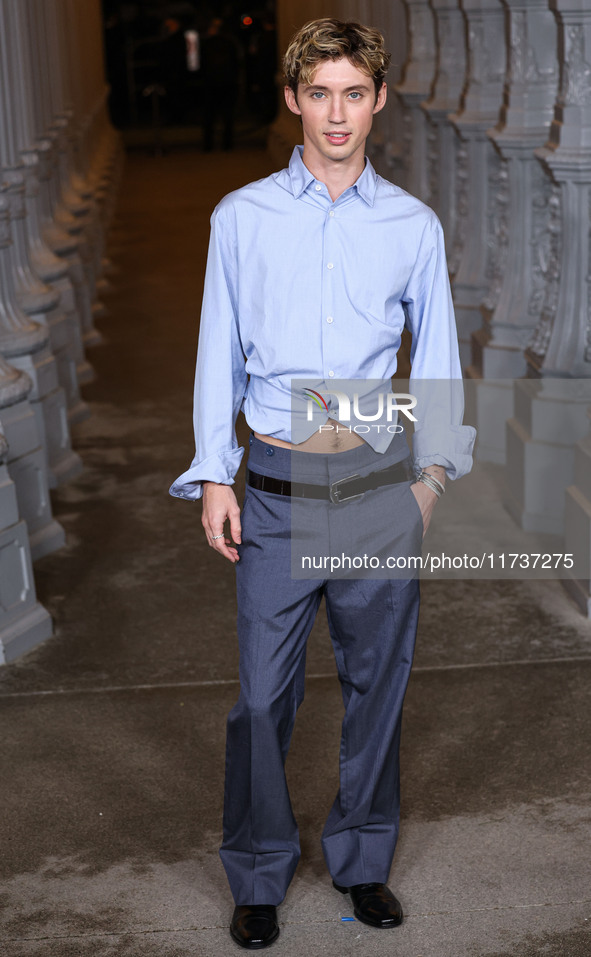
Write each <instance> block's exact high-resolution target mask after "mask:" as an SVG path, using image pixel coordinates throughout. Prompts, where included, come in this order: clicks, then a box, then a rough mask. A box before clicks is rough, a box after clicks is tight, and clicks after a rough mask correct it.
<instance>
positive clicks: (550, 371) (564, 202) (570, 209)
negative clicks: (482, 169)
mask: <svg viewBox="0 0 591 957" xmlns="http://www.w3.org/2000/svg"><path fill="white" fill-rule="evenodd" d="M553 7H554V9H555V10H556V14H557V19H558V24H559V30H560V38H561V43H560V46H561V48H562V50H563V51H564V62H563V64H562V76H561V84H560V92H559V95H558V97H557V100H556V107H555V113H554V121H553V123H552V126H551V131H550V137H549V140H548V142H547V144H546V145H545V146H544V147H542V148H541V149H538V150H536V156H537V157H538V158H539V159H540V160H541V162H542V163H543V165H544V166H545V167H546V169H547V170H548V171H549V173H550V174H551V176H552V178H553V180H554V181H555V182H556V183H557V184H558V186H559V189H560V204H561V222H562V229H561V237H562V241H561V243H560V247H561V248H560V249H559V250H558V249H556V252H557V253H558V254H559V260H558V264H557V268H556V273H557V277H556V278H557V287H556V290H555V294H556V300H555V306H554V304H553V303H551V304H549V305H550V308H549V309H548V310H546V311H545V312H544V314H543V316H542V318H541V321H540V323H539V327H538V329H537V330H536V333H535V335H534V338H533V340H532V342H531V344H530V348H529V350H528V360H529V362H530V366H531V368H532V370H533V371H534V373H537V374H541V375H562V376H581V377H588V376H591V291H590V290H591V285H590V283H589V275H590V245H589V209H590V202H591V199H590V188H591V66H590V63H591V5H590V4H588V3H584V4H583V3H575V2H574V0H554V3H553Z"/></svg>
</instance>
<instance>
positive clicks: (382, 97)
mask: <svg viewBox="0 0 591 957" xmlns="http://www.w3.org/2000/svg"><path fill="white" fill-rule="evenodd" d="M387 97H388V84H387V83H386V81H385V80H384V82H383V83H382V86H381V88H380V92H379V93H378V98H377V100H376V105H375V106H374V108H373V112H374V113H379V112H380V110H382V109H383V108H384V106H385V105H386V99H387Z"/></svg>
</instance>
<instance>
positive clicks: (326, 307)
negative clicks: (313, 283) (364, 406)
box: [322, 209, 335, 379]
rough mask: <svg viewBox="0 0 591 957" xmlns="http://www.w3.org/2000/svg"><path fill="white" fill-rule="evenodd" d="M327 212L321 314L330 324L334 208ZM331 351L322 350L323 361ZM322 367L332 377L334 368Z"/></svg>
mask: <svg viewBox="0 0 591 957" xmlns="http://www.w3.org/2000/svg"><path fill="white" fill-rule="evenodd" d="M327 213H328V215H327V217H326V219H325V232H324V235H325V243H324V253H325V256H326V259H325V263H326V274H325V275H326V279H325V282H324V283H323V301H322V315H323V316H324V320H325V323H326V325H329V326H330V325H332V324H333V323H334V315H333V310H334V293H333V276H334V268H335V263H334V261H333V259H332V258H331V252H332V253H333V254H334V248H333V244H332V237H333V234H334V226H333V225H332V222H331V220H333V219H334V216H335V211H334V209H329V210H327ZM325 323H323V325H325ZM333 336H334V333H332V334H331V340H330V342H331V343H334V339H333ZM332 352H333V349H332V348H331V349H329V350H328V352H327V351H326V350H323V362H326V363H327V364H328V362H330V361H331V359H332V360H333V361H334V355H331V353H332ZM324 369H325V373H324V374H325V375H327V376H328V378H330V379H333V378H334V376H335V371H334V369H327V367H326V365H325V366H324Z"/></svg>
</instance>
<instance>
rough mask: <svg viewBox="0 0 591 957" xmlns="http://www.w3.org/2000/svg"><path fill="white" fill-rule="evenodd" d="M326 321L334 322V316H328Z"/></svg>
mask: <svg viewBox="0 0 591 957" xmlns="http://www.w3.org/2000/svg"><path fill="white" fill-rule="evenodd" d="M326 321H327V322H334V319H333V317H332V316H327V317H326Z"/></svg>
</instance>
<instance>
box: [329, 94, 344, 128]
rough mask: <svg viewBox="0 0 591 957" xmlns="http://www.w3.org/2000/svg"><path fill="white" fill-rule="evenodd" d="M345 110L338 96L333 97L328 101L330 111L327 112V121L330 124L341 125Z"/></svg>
mask: <svg viewBox="0 0 591 957" xmlns="http://www.w3.org/2000/svg"><path fill="white" fill-rule="evenodd" d="M344 114H345V110H344V107H343V104H342V103H341V100H340V98H339V97H338V96H335V97H333V98H332V99H331V101H330V109H329V111H328V120H329V122H330V123H343V122H344V119H345V115H344Z"/></svg>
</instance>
